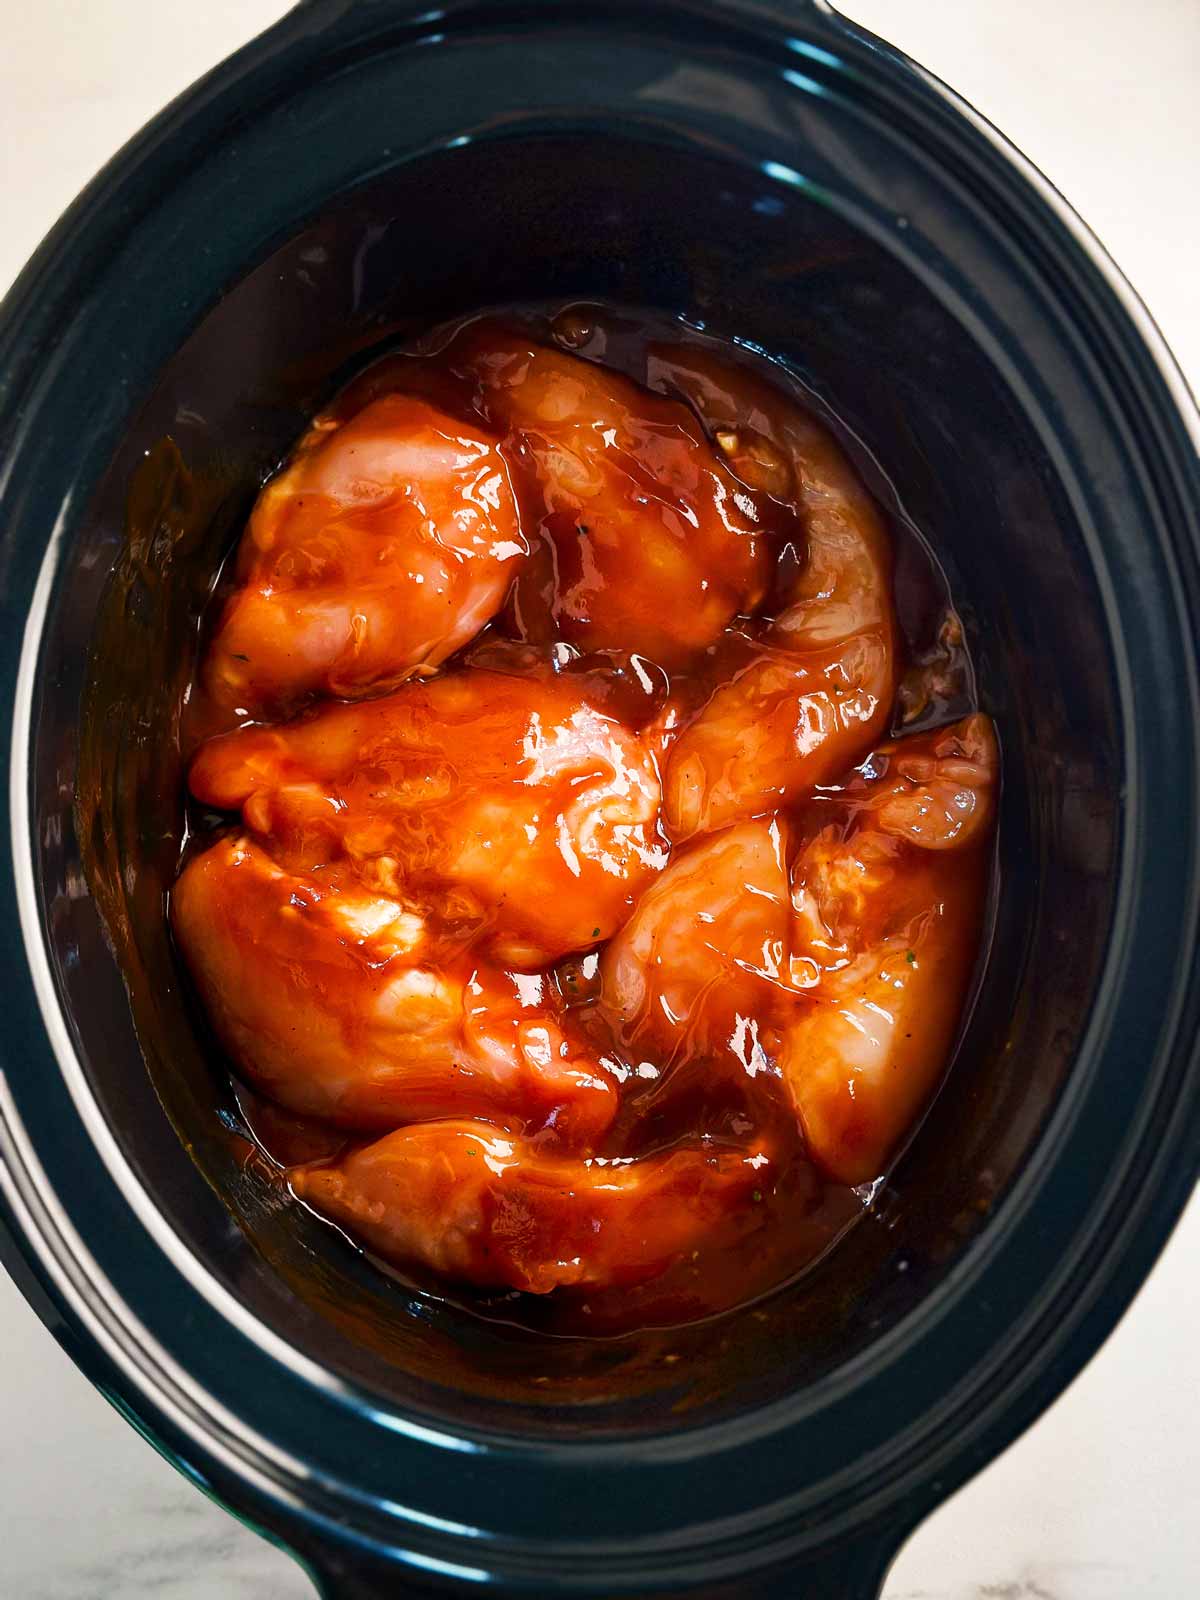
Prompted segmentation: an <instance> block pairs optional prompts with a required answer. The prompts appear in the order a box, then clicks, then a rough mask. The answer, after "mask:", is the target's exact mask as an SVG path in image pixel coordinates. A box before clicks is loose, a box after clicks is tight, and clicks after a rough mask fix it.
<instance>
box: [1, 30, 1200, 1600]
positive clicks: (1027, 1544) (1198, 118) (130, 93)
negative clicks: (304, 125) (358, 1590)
mask: <svg viewBox="0 0 1200 1600" xmlns="http://www.w3.org/2000/svg"><path fill="white" fill-rule="evenodd" d="M284 9H285V7H284V5H283V4H281V3H280V0H203V3H200V4H197V3H195V0H0V39H3V41H4V42H3V47H2V48H0V215H2V216H3V219H4V225H3V228H0V288H2V287H3V286H5V285H7V283H8V282H9V281H10V280H11V278H12V277H13V276H14V275H15V273H16V272H17V270H18V269H19V268H20V266H21V265H22V263H23V262H24V260H25V258H26V257H27V256H28V255H29V253H30V252H31V251H32V250H33V248H34V246H35V245H36V244H37V242H38V240H39V239H40V238H41V236H42V234H43V233H44V232H45V231H46V229H47V228H48V227H49V226H50V224H51V223H52V222H53V221H54V219H55V218H56V216H57V215H58V214H59V212H60V211H61V210H62V209H63V207H64V206H65V205H66V204H67V203H68V202H69V201H70V200H71V199H72V197H73V196H74V194H75V193H76V192H77V191H78V189H79V188H81V187H82V185H83V184H84V183H85V182H86V181H87V179H88V178H90V177H91V176H92V173H93V171H94V170H95V168H96V167H97V166H98V165H99V164H100V163H101V162H102V161H103V160H104V159H105V158H106V157H107V156H108V154H109V153H110V152H111V151H113V150H115V149H116V148H117V147H118V146H119V145H120V144H121V143H122V142H123V141H124V140H125V139H126V138H127V137H128V136H129V135H130V134H132V133H134V132H135V131H136V130H137V128H138V127H139V126H140V125H141V124H142V123H143V122H144V121H145V120H146V118H147V117H149V116H150V115H151V114H152V113H153V112H154V111H156V110H157V109H158V108H159V107H160V106H161V105H162V104H163V103H165V102H166V101H167V100H168V99H170V98H171V96H173V95H174V94H176V93H178V92H179V91H180V90H181V89H183V88H185V87H186V86H187V85H188V84H189V83H190V82H191V81H192V80H193V79H194V78H196V77H197V76H198V75H199V74H200V73H201V72H203V71H205V70H206V69H207V68H208V67H210V66H211V65H213V64H214V63H215V62H216V61H218V60H219V59H220V58H221V57H222V56H224V55H226V54H227V53H228V52H229V51H230V50H232V49H233V48H234V47H236V46H237V45H239V44H241V43H242V42H243V41H244V40H245V39H247V38H249V37H250V36H251V34H252V33H253V32H255V31H257V30H258V29H260V28H262V27H264V26H266V24H268V23H269V22H270V21H272V20H273V19H274V18H275V17H276V16H277V15H279V14H280V13H281V12H282V11H283V10H284ZM844 9H845V10H847V11H849V13H850V14H851V15H853V16H854V17H855V18H857V19H858V20H860V21H862V22H864V23H866V24H867V25H868V26H871V27H874V28H875V29H877V30H878V31H879V32H882V33H886V34H887V35H888V36H890V37H891V38H892V39H894V40H895V41H896V43H898V44H900V45H901V46H903V47H904V48H905V49H906V50H907V51H908V52H909V53H910V54H911V55H912V56H914V57H915V58H916V59H917V60H919V61H922V62H923V63H924V64H925V65H926V66H928V67H930V68H932V69H933V70H934V71H935V72H938V73H939V74H940V75H941V76H942V77H944V78H945V79H947V80H948V81H949V82H951V83H953V84H954V85H955V86H956V87H957V88H959V89H960V90H961V91H962V92H964V93H965V94H966V95H967V96H968V97H969V98H970V99H972V100H973V101H974V102H975V104H976V105H977V106H978V107H979V108H980V109H981V110H982V111H984V112H985V113H986V114H987V115H988V116H990V117H991V118H992V119H993V120H994V121H995V122H996V123H997V124H998V125H999V126H1000V127H1002V128H1003V129H1004V130H1005V131H1006V132H1007V133H1008V134H1009V135H1010V136H1011V137H1012V138H1014V139H1015V140H1016V141H1017V143H1018V144H1019V145H1021V146H1022V147H1023V148H1024V149H1025V151H1026V152H1027V154H1029V155H1030V156H1031V157H1032V158H1033V159H1034V160H1035V161H1036V162H1037V163H1038V164H1039V165H1040V166H1041V167H1042V168H1043V170H1044V171H1045V172H1047V173H1048V174H1049V176H1050V177H1051V178H1052V179H1054V180H1055V181H1056V182H1057V183H1058V184H1059V186H1060V187H1061V188H1062V189H1063V191H1064V192H1065V193H1066V194H1067V195H1068V196H1069V197H1070V199H1071V200H1072V201H1073V202H1074V204H1075V205H1076V206H1077V207H1078V209H1079V210H1080V211H1081V212H1082V214H1083V215H1084V216H1085V217H1086V218H1087V220H1088V221H1089V222H1090V223H1091V224H1092V226H1093V227H1094V228H1095V229H1096V231H1097V233H1098V234H1099V235H1100V237H1101V238H1102V239H1103V240H1104V241H1105V243H1106V244H1107V245H1108V247H1109V249H1110V250H1111V251H1112V252H1113V254H1114V256H1115V257H1116V259H1117V260H1118V261H1119V262H1120V263H1121V265H1122V267H1123V268H1124V269H1125V271H1126V273H1127V274H1128V275H1129V277H1130V278H1131V280H1132V281H1133V282H1134V284H1136V285H1137V287H1138V289H1139V290H1140V292H1141V293H1142V295H1143V297H1144V298H1145V299H1146V301H1147V303H1148V304H1149V306H1150V309H1151V311H1152V312H1153V313H1154V314H1155V316H1156V317H1157V318H1158V320H1159V322H1160V324H1161V325H1162V327H1163V329H1164V330H1165V332H1166V334H1167V337H1168V339H1170V340H1171V342H1172V344H1173V345H1174V348H1175V351H1176V354H1177V355H1178V357H1179V360H1180V362H1181V364H1182V365H1183V367H1184V369H1185V371H1186V372H1187V373H1188V375H1189V377H1190V379H1191V381H1192V384H1193V387H1200V270H1197V263H1198V262H1200V203H1198V197H1197V189H1196V174H1195V161H1196V151H1197V149H1198V148H1200V4H1198V3H1197V0H1140V3H1139V4H1138V5H1136V6H1135V5H1133V4H1132V3H1131V0H1054V3H1047V0H847V4H846V5H845V6H844ZM1189 197H1190V198H1189ZM1181 207H1184V209H1181ZM1198 1344H1200V1202H1197V1201H1193V1203H1192V1207H1191V1209H1190V1211H1189V1212H1188V1213H1187V1215H1186V1217H1185V1218H1184V1220H1183V1222H1182V1223H1181V1225H1180V1227H1179V1228H1178V1230H1177V1231H1176V1234H1175V1236H1174V1238H1173V1240H1172V1241H1171V1244H1170V1246H1169V1247H1168V1249H1167V1251H1166V1253H1165V1255H1164V1256H1163V1258H1162V1260H1161V1261H1160V1263H1159V1265H1158V1266H1157V1267H1156V1268H1155V1271H1154V1273H1153V1275H1152V1276H1151V1278H1150V1280H1149V1282H1148V1284H1147V1285H1146V1287H1145V1288H1144V1290H1143V1291H1142V1293H1141V1295H1140V1296H1139V1297H1138V1299H1137V1301H1136V1303H1135V1304H1134V1306H1133V1308H1132V1310H1131V1311H1130V1312H1129V1314H1128V1315H1127V1316H1126V1318H1125V1319H1124V1321H1123V1322H1122V1324H1121V1326H1120V1327H1119V1329H1118V1330H1117V1332H1116V1333H1115V1334H1114V1335H1113V1337H1112V1338H1111V1339H1110V1340H1109V1341H1108V1343H1107V1345H1106V1346H1105V1347H1104V1349H1103V1350H1102V1351H1101V1352H1100V1354H1099V1355H1098V1356H1097V1357H1096V1359H1095V1360H1094V1361H1093V1362H1092V1363H1091V1365H1090V1366H1089V1367H1088V1368H1087V1370H1086V1371H1085V1372H1084V1373H1083V1374H1082V1376H1081V1377H1080V1378H1079V1379H1077V1381H1076V1382H1075V1383H1074V1385H1073V1386H1072V1387H1071V1389H1070V1390H1069V1391H1068V1392H1067V1393H1066V1394H1065V1395H1064V1396H1063V1397H1062V1398H1061V1399H1060V1400H1059V1401H1058V1403H1057V1404H1056V1405H1055V1406H1054V1407H1053V1408H1052V1409H1051V1410H1050V1411H1049V1412H1048V1413H1047V1414H1046V1415H1045V1416H1044V1417H1043V1418H1042V1419H1041V1421H1040V1422H1038V1423H1037V1424H1036V1425H1035V1426H1034V1427H1033V1428H1032V1429H1030V1431H1029V1432H1028V1433H1027V1434H1026V1435H1025V1436H1024V1437H1023V1438H1022V1439H1020V1440H1019V1441H1018V1442H1017V1443H1016V1444H1015V1445H1014V1446H1013V1447H1012V1448H1011V1449H1010V1450H1009V1451H1008V1452H1007V1453H1006V1454H1005V1455H1004V1456H1002V1457H1001V1458H1000V1459H999V1460H998V1461H996V1462H995V1463H994V1464H993V1465H992V1466H991V1467H989V1468H988V1469H987V1470H986V1471H985V1472H983V1473H982V1474H981V1475H980V1476H979V1477H978V1478H976V1479H975V1480H974V1481H973V1482H972V1483H970V1484H968V1485H967V1487H966V1488H965V1489H963V1490H962V1491H961V1492H960V1493H959V1494H957V1495H956V1496H955V1497H954V1498H953V1499H952V1500H951V1501H950V1502H949V1503H948V1504H947V1505H945V1506H944V1507H943V1508H942V1509H941V1510H939V1511H938V1512H937V1513H936V1514H935V1515H934V1516H933V1517H931V1518H930V1519H929V1521H928V1522H927V1523H926V1524H925V1525H924V1526H923V1527H922V1528H920V1529H919V1530H918V1532H917V1533H916V1534H915V1535H914V1536H913V1538H912V1539H911V1540H910V1541H909V1543H908V1545H907V1546H906V1548H905V1549H904V1550H903V1551H902V1553H901V1555H900V1557H899V1559H898V1560H897V1562H896V1565H895V1567H894V1569H893V1571H892V1575H891V1578H890V1580H889V1582H888V1586H887V1589H886V1600H1186V1597H1188V1596H1190V1595H1193V1594H1196V1593H1198V1592H1200V1517H1198V1516H1197V1514H1196V1487H1195V1484H1196V1467H1197V1460H1198V1457H1200V1385H1198V1383H1197V1380H1196V1375H1195V1374H1196V1356H1195V1352H1196V1349H1197V1346H1198ZM311 1592H312V1591H311V1588H310V1585H309V1583H308V1581H307V1579H306V1578H305V1577H304V1575H303V1574H302V1573H301V1571H300V1569H299V1568H298V1567H296V1566H294V1565H293V1564H292V1563H291V1562H290V1561H289V1560H288V1559H287V1557H286V1556H284V1555H282V1554H281V1553H280V1552H279V1551H277V1550H275V1549H273V1548H271V1547H269V1546H268V1545H266V1544H265V1543H263V1542H262V1541H261V1540H259V1539H258V1538H256V1537H255V1536H254V1535H253V1534H251V1533H248V1532H247V1531H246V1530H245V1529H243V1528H242V1527H240V1525H239V1524H238V1523H236V1522H235V1521H234V1520H233V1518H231V1517H229V1516H228V1515H227V1514H226V1513H225V1512H223V1511H222V1510H220V1509H219V1508H217V1507H216V1506H214V1505H212V1504H210V1503H209V1502H208V1501H207V1500H205V1499H203V1498H202V1497H201V1496H200V1494H198V1493H197V1491H196V1490H195V1489H194V1488H193V1487H192V1486H191V1485H190V1484H188V1483H186V1482H185V1481H184V1479H183V1478H181V1477H179V1476H177V1475H176V1474H175V1473H174V1472H173V1471H172V1469H171V1468H170V1467H168V1466H167V1465H166V1464H165V1463H164V1462H163V1461H162V1460H160V1459H159V1457H158V1456H156V1455H155V1454H154V1452H153V1451H152V1450H151V1449H150V1448H149V1446H147V1445H146V1444H145V1443H143V1441H142V1440H141V1439H140V1438H139V1437H138V1436H137V1435H136V1434H135V1433H134V1432H133V1430H132V1429H131V1428H129V1427H128V1426H127V1425H126V1424H125V1423H124V1422H123V1421H122V1420H121V1419H120V1418H119V1417H118V1416H117V1414H116V1412H114V1411H112V1410H111V1409H110V1408H109V1407H108V1405H107V1404H106V1403H105V1402H104V1401H103V1400H102V1399H101V1397H100V1396H99V1394H97V1393H96V1392H95V1391H94V1390H93V1389H92V1388H91V1387H90V1386H89V1385H88V1384H87V1382H86V1381H85V1380H84V1378H83V1377H82V1376H81V1375H80V1374H79V1373H78V1372H76V1370H75V1369H74V1367H73V1366H72V1365H71V1364H70V1362H69V1361H68V1360H67V1358H66V1356H65V1355H63V1353H62V1352H61V1351H60V1350H59V1348H58V1347H57V1345H56V1344H55V1343H54V1341H53V1340H52V1339H51V1338H50V1336H49V1335H48V1334H47V1333H46V1332H45V1331H44V1330H43V1328H42V1327H41V1325H40V1323H39V1322H38V1321H37V1319H36V1318H35V1317H34V1315H33V1313H32V1311H30V1310H29V1308H28V1307H27V1306H26V1305H25V1303H24V1301H23V1300H22V1299H21V1298H20V1296H19V1295H18V1294H17V1291H16V1290H15V1289H14V1288H13V1286H12V1285H11V1284H10V1283H9V1282H8V1280H7V1279H6V1278H4V1277H3V1275H2V1274H0V1596H4V1597H11V1600H136V1597H141V1596H150V1595H153V1596H155V1597H156V1600H301V1597H304V1596H309V1595H311Z"/></svg>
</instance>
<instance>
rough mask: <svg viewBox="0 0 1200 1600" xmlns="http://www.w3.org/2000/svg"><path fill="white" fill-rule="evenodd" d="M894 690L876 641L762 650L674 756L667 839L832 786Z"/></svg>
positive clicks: (865, 743)
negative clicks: (800, 650) (791, 650)
mask: <svg viewBox="0 0 1200 1600" xmlns="http://www.w3.org/2000/svg"><path fill="white" fill-rule="evenodd" d="M894 688H895V684H894V669H893V663H892V652H891V647H890V645H889V644H888V643H887V641H886V640H885V639H884V637H883V636H882V634H880V633H874V632H871V633H859V634H855V635H854V636H853V637H852V638H850V639H848V640H844V641H843V642H842V643H840V644H838V645H836V646H834V647H833V648H832V649H828V650H811V651H806V652H805V653H803V654H792V653H789V652H786V651H784V650H780V649H778V648H768V649H765V650H763V651H762V652H761V654H759V656H758V657H757V659H756V660H754V661H752V662H751V663H750V664H749V665H748V666H746V667H744V668H742V670H741V671H740V672H738V673H737V675H736V676H735V677H733V678H731V679H730V681H729V682H728V683H724V684H722V685H721V687H720V688H718V689H717V690H716V691H715V693H714V694H713V695H712V696H711V698H710V699H709V701H708V703H707V704H706V705H705V706H704V708H703V709H702V710H701V712H700V713H699V715H698V716H697V717H696V718H695V719H694V720H693V721H691V722H690V723H688V724H687V725H686V726H685V727H684V729H683V731H682V732H681V733H680V734H679V736H678V737H677V738H676V740H675V742H674V745H673V746H672V748H671V753H670V755H669V757H668V760H667V769H666V777H665V782H664V795H663V809H664V813H665V816H666V819H667V823H668V827H669V829H670V832H671V834H672V836H673V837H674V838H676V839H690V838H691V837H692V836H693V835H694V834H697V833H710V832H712V831H713V830H714V829H717V828H725V827H728V826H729V825H730V823H733V822H737V821H739V820H740V819H742V818H745V817H750V816H758V815H761V814H763V813H764V812H772V811H776V810H778V809H779V808H780V807H781V806H786V805H790V804H792V803H793V802H794V801H796V800H797V799H799V798H801V797H802V796H803V795H804V794H805V793H807V792H808V791H809V790H811V789H812V788H814V787H815V786H816V785H817V784H823V783H830V782H832V781H833V780H834V779H835V778H836V777H837V776H838V774H839V773H841V772H844V771H845V770H846V768H847V767H848V766H851V765H852V764H853V763H854V761H855V760H857V758H858V757H859V756H861V754H862V752H863V750H864V749H865V748H868V747H869V746H870V744H871V742H872V741H873V740H874V739H876V738H878V736H879V735H880V733H882V732H883V731H884V729H885V728H886V726H887V717H888V712H889V710H890V707H891V703H892V696H893V693H894Z"/></svg>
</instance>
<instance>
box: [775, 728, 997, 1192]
mask: <svg viewBox="0 0 1200 1600" xmlns="http://www.w3.org/2000/svg"><path fill="white" fill-rule="evenodd" d="M998 770H999V756H998V752H997V748H996V742H995V736H994V734H993V732H992V728H991V724H990V722H989V721H988V719H987V718H986V717H983V716H972V717H968V718H967V719H966V720H965V721H964V722H962V723H960V724H958V725H956V726H955V727H952V728H947V729H941V730H939V731H937V732H936V733H932V734H920V735H915V736H913V737H911V738H907V739H900V740H896V741H894V742H893V743H892V744H890V745H888V746H885V747H884V748H883V749H882V750H880V751H878V752H876V753H875V754H874V755H873V756H872V757H871V758H870V761H869V762H867V763H864V767H863V772H862V773H861V774H860V775H859V776H858V778H857V779H856V781H855V782H853V783H851V784H849V785H848V786H847V788H846V791H845V800H846V802H847V803H848V818H849V820H847V821H844V822H842V823H835V824H832V825H830V826H828V827H826V828H823V829H822V830H821V831H820V832H819V833H818V834H817V835H816V837H815V838H813V839H812V840H811V841H810V842H809V843H808V845H807V846H806V847H805V848H804V849H803V850H802V851H801V852H800V853H799V854H798V856H797V857H796V860H795V861H794V863H793V865H792V894H793V903H794V907H795V916H794V922H793V962H794V963H795V964H796V965H797V966H800V965H803V964H805V963H807V964H808V965H809V967H810V969H811V981H812V984H813V987H812V988H811V989H810V990H809V993H808V995H807V996H806V997H805V998H803V999H801V1000H798V1001H797V1005H796V1010H795V1014H794V1020H793V1021H792V1023H791V1024H790V1025H789V1027H788V1028H787V1031H786V1036H785V1040H784V1046H783V1053H782V1067H783V1076H784V1081H785V1083H786V1084H787V1087H788V1090H789V1093H790V1095H791V1098H792V1101H793V1104H794V1105H795V1107H796V1111H797V1113H798V1115H799V1119H800V1123H801V1126H802V1128H803V1131H804V1136H805V1140H806V1142H807V1144H808V1148H809V1152H810V1154H811V1155H812V1156H813V1157H814V1158H815V1159H816V1160H817V1161H819V1162H820V1164H821V1165H822V1166H823V1167H824V1169H825V1170H826V1171H827V1172H828V1173H829V1174H830V1175H831V1176H832V1177H833V1178H835V1179H836V1180H838V1181H840V1182H843V1183H849V1184H858V1183H865V1182H868V1181H869V1180H871V1179H872V1178H875V1177H878V1176H879V1175H880V1174H881V1173H882V1172H883V1171H884V1169H885V1168H886V1166H887V1163H888V1160H889V1158H890V1157H891V1156H892V1154H893V1153H894V1151H895V1149H896V1146H897V1145H898V1143H899V1142H900V1140H901V1139H902V1138H903V1137H904V1135H905V1133H906V1132H907V1131H908V1130H909V1129H910V1128H911V1127H912V1125H913V1123H914V1121H915V1119H916V1117H917V1116H918V1114H919V1112H920V1110H921V1108H922V1106H923V1105H924V1104H925V1102H926V1101H927V1100H928V1098H929V1095H930V1093H931V1091H932V1090H933V1088H934V1086H935V1084H936V1083H937V1081H938V1079H939V1078H940V1076H941V1073H942V1071H943V1069H944V1067H945V1065H946V1059H947V1054H948V1052H949V1049H950V1046H951V1044H952V1043H953V1040H954V1035H955V1032H956V1030H957V1028H958V1024H959V1019H960V1015H961V1012H962V1005H963V1000H964V998H965V995H966V990H967V984H968V982H969V980H970V976H971V971H972V968H973V965H974V961H975V956H976V953H977V951H978V948H979V921H980V915H981V908H982V903H983V896H984V892H985V888H986V874H987V861H988V855H987V850H986V848H985V846H986V843H987V838H988V834H989V832H990V828H991V821H992V815H993V810H994V791H995V786H996V780H997V776H998Z"/></svg>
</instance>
